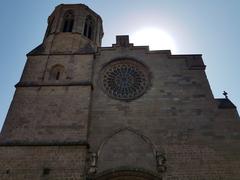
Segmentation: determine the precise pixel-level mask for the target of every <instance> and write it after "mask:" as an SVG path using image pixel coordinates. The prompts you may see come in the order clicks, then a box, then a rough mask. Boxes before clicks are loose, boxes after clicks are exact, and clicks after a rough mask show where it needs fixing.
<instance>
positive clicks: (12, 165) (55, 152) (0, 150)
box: [0, 146, 86, 180]
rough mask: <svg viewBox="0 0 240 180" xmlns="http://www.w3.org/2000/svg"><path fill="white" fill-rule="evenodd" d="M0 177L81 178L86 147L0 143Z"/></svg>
mask: <svg viewBox="0 0 240 180" xmlns="http://www.w3.org/2000/svg"><path fill="white" fill-rule="evenodd" d="M0 159H1V163H0V179H1V180H10V179H12V180H23V179H25V180H40V179H52V180H70V179H74V180H83V179H85V162H86V147H85V146H0Z"/></svg>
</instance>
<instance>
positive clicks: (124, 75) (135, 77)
mask: <svg viewBox="0 0 240 180" xmlns="http://www.w3.org/2000/svg"><path fill="white" fill-rule="evenodd" d="M101 82H102V86H103V88H104V90H105V92H106V93H107V94H108V95H109V96H110V97H113V98H116V99H121V100H131V99H135V98H137V97H139V96H141V95H143V93H144V92H145V91H146V89H147V87H148V85H149V72H148V70H147V68H146V67H145V66H144V65H143V64H141V63H138V62H136V61H133V60H118V61H113V62H112V63H110V64H108V65H107V66H105V67H104V68H103V70H102V71H101Z"/></svg>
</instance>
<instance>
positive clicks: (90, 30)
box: [83, 15, 94, 40]
mask: <svg viewBox="0 0 240 180" xmlns="http://www.w3.org/2000/svg"><path fill="white" fill-rule="evenodd" d="M83 35H84V36H86V37H87V38H88V39H91V40H93V38H94V20H93V19H92V17H91V16H90V15H88V16H87V17H86V20H85V25H84V32H83Z"/></svg>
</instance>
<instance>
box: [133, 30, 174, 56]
mask: <svg viewBox="0 0 240 180" xmlns="http://www.w3.org/2000/svg"><path fill="white" fill-rule="evenodd" d="M131 42H132V43H134V45H138V46H139V45H140V46H142V45H149V46H150V50H166V49H167V50H172V51H176V44H175V42H174V39H173V38H172V37H171V35H169V34H168V33H167V32H165V31H163V30H161V29H158V28H144V29H140V30H138V31H136V32H135V33H133V35H132V36H131Z"/></svg>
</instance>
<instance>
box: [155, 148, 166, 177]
mask: <svg viewBox="0 0 240 180" xmlns="http://www.w3.org/2000/svg"><path fill="white" fill-rule="evenodd" d="M156 160H157V171H158V172H160V173H162V172H165V171H166V170H167V166H166V158H165V156H164V155H163V154H161V153H160V152H157V153H156Z"/></svg>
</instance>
